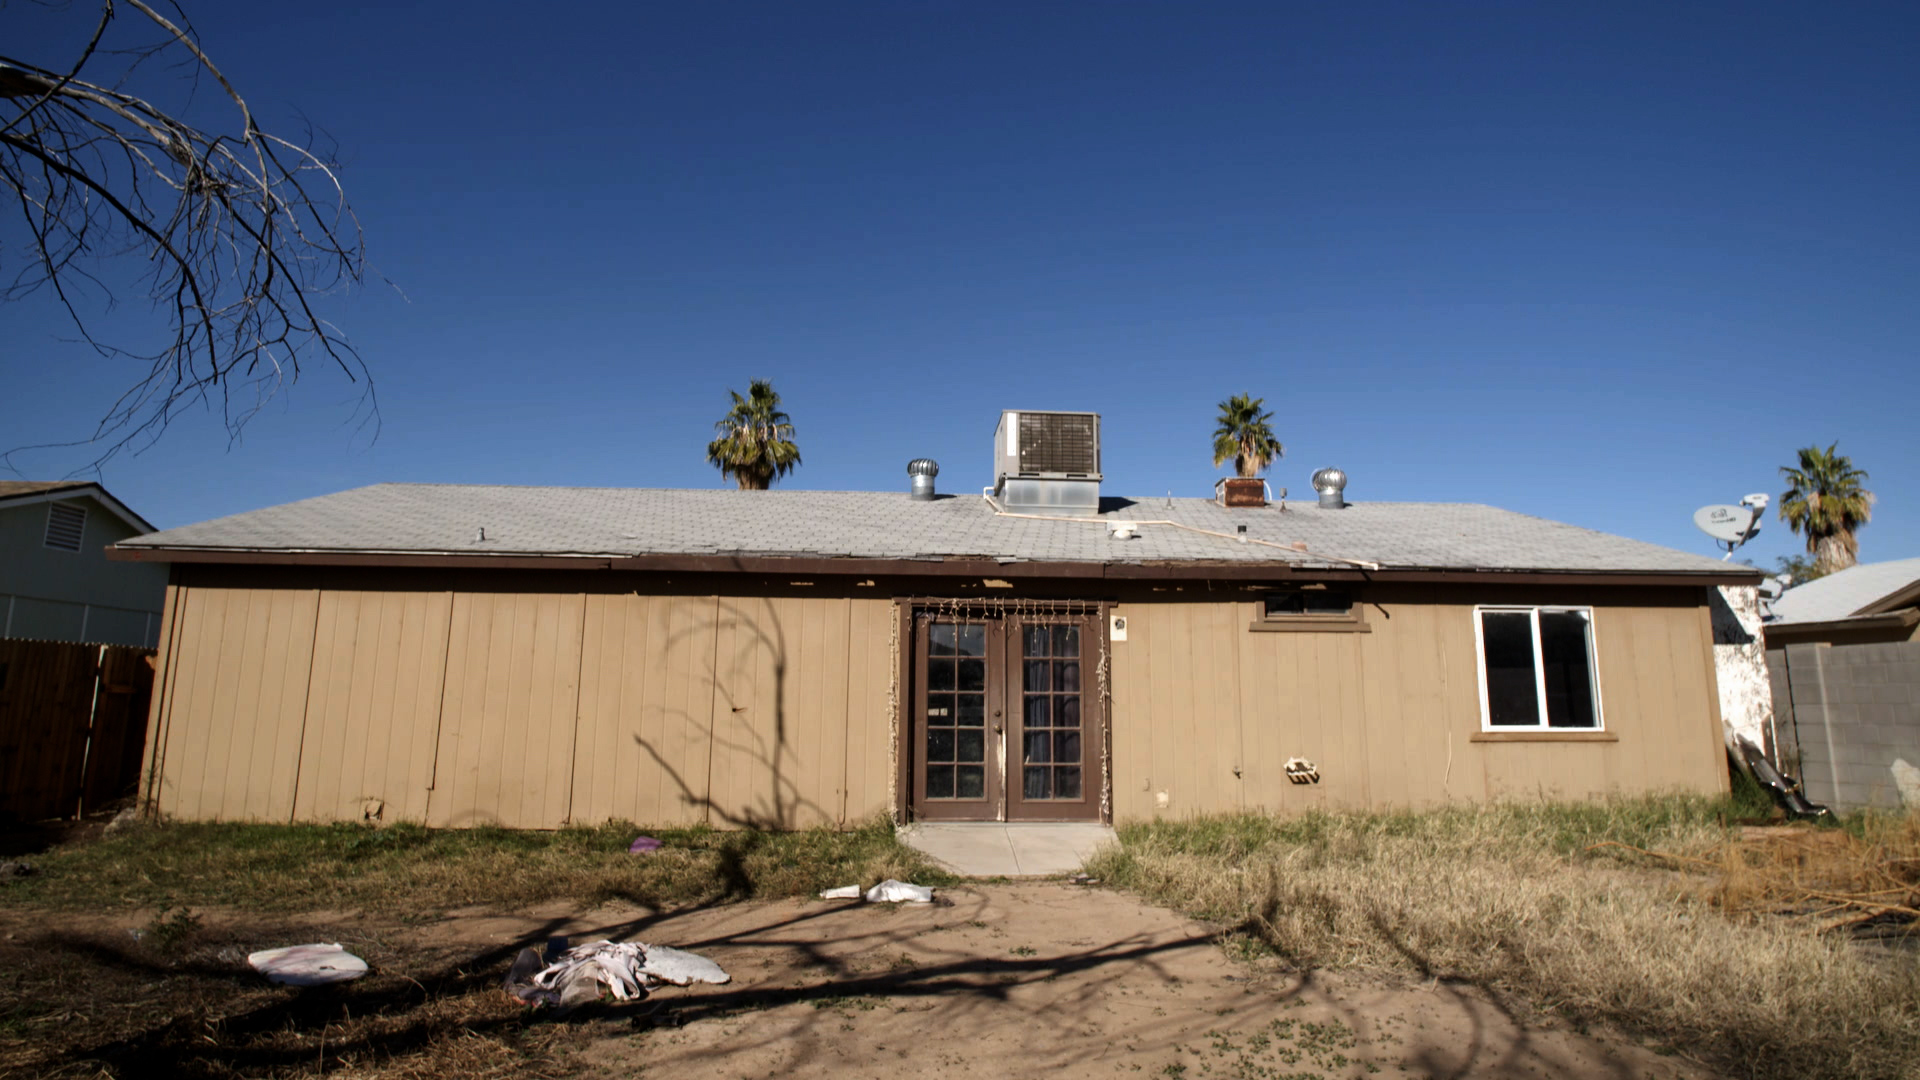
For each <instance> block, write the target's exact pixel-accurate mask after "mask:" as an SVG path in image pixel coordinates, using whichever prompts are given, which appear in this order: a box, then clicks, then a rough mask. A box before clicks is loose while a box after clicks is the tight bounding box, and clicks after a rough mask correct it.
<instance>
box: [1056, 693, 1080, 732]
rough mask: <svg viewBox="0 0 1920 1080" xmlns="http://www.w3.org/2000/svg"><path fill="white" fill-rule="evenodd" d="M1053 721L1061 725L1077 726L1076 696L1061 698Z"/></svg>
mask: <svg viewBox="0 0 1920 1080" xmlns="http://www.w3.org/2000/svg"><path fill="white" fill-rule="evenodd" d="M1053 722H1054V723H1056V724H1058V725H1060V726H1061V727H1079V726H1080V699H1079V698H1078V697H1063V698H1061V699H1060V709H1059V712H1058V714H1057V715H1056V716H1055V717H1054V720H1053Z"/></svg>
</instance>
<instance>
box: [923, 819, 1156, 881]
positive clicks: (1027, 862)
mask: <svg viewBox="0 0 1920 1080" xmlns="http://www.w3.org/2000/svg"><path fill="white" fill-rule="evenodd" d="M900 840H901V842H902V843H904V844H906V845H907V846H908V847H911V848H915V849H917V850H919V851H922V852H924V853H926V854H927V855H930V856H932V857H933V859H934V861H936V862H938V863H940V864H941V865H943V866H945V867H946V868H947V869H949V870H952V871H953V872H954V873H956V874H962V875H965V876H966V877H1039V876H1045V875H1050V874H1071V873H1073V872H1074V871H1076V870H1078V869H1080V864H1081V863H1083V862H1085V861H1086V859H1087V857H1088V856H1089V855H1092V854H1093V853H1094V852H1095V851H1096V850H1098V849H1099V848H1101V847H1104V846H1106V845H1108V844H1118V843H1119V842H1120V840H1119V838H1118V837H1116V836H1115V835H1114V832H1113V830H1112V829H1111V828H1109V827H1107V826H1105V825H1093V824H1087V823H1084V822H1056V821H1044V822H1042V821H1035V822H1019V823H1015V824H1009V823H1007V822H1003V821H954V822H946V821H938V822H930V821H921V822H916V823H914V824H912V825H908V826H907V827H905V828H903V829H901V830H900Z"/></svg>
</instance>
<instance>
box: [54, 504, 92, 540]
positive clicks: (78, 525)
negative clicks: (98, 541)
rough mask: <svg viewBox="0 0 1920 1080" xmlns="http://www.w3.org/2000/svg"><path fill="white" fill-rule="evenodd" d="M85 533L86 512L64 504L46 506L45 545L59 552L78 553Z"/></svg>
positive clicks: (84, 508) (81, 508)
mask: <svg viewBox="0 0 1920 1080" xmlns="http://www.w3.org/2000/svg"><path fill="white" fill-rule="evenodd" d="M86 532H87V510H86V507H84V506H70V505H68V504H66V503H48V504H47V536H46V545H47V546H48V547H50V548H54V549H56V550H59V551H79V550H80V543H81V540H82V539H83V538H84V537H85V536H86Z"/></svg>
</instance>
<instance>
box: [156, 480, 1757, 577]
mask: <svg viewBox="0 0 1920 1080" xmlns="http://www.w3.org/2000/svg"><path fill="white" fill-rule="evenodd" d="M1105 505H1106V506H1107V509H1106V511H1105V512H1104V513H1102V514H1101V515H1100V516H1101V518H1102V519H1103V520H1104V521H1125V520H1131V521H1153V520H1159V519H1166V520H1172V521H1178V522H1181V523H1182V524H1185V525H1189V526H1192V527H1195V528H1200V529H1211V530H1214V531H1218V532H1226V533H1232V532H1233V531H1234V529H1235V527H1236V526H1238V525H1243V524H1244V525H1245V526H1247V535H1248V536H1250V537H1252V538H1254V539H1256V540H1267V541H1271V542H1274V543H1280V544H1291V543H1294V542H1305V544H1306V545H1307V548H1308V552H1309V554H1301V553H1296V552H1291V551H1281V550H1278V549H1276V548H1273V547H1267V546H1264V545H1260V544H1241V543H1237V542H1235V541H1234V540H1230V539H1223V538H1220V537H1214V536H1207V535H1203V534H1200V533H1196V532H1192V531H1188V530H1186V529H1179V528H1172V527H1168V526H1166V525H1153V524H1147V525H1143V526H1142V527H1141V528H1140V532H1139V536H1138V537H1137V538H1135V539H1132V540H1114V539H1110V538H1109V536H1108V530H1107V529H1106V528H1105V527H1104V526H1102V525H1101V524H1097V523H1092V522H1082V521H1058V520H1034V519H1030V518H1019V517H1005V516H999V515H996V514H995V513H994V511H993V508H992V507H991V506H989V505H988V504H987V503H986V502H985V501H984V500H983V499H981V497H980V496H978V495H958V496H951V497H942V498H940V499H938V500H935V501H932V502H914V501H912V500H911V499H909V498H908V497H907V495H906V494H905V493H904V492H900V493H895V492H871V491H755V492H741V491H725V490H711V489H709V490H698V489H662V488H563V487H503V486H490V485H489V486H481V485H451V484H376V485H373V486H372V487H364V488H357V489H354V490H352V491H343V492H340V493H339V494H337V495H324V496H321V497H319V498H314V499H306V500H303V501H301V502H295V503H288V504H286V505H284V506H274V507H269V508H267V509H265V510H255V511H253V512H251V513H246V514H238V515H235V516H233V517H225V518H219V519H216V520H213V521H207V522H202V523H200V524H197V525H188V526H184V527H182V528H178V529H169V530H167V531H165V532H159V533H153V534H150V535H147V536H142V537H139V538H138V539H135V540H129V541H126V542H125V543H123V544H122V545H121V546H123V547H128V548H202V549H228V550H265V551H334V552H421V553H427V552H431V553H458V554H495V555H515V554H540V555H601V556H607V555H612V556H626V555H646V554H681V555H687V554H691V555H805V556H828V557H838V556H845V557H858V558H879V559H941V558H964V557H972V558H990V559H999V560H1002V561H1042V562H1054V561H1059V562H1087V563H1150V562H1165V561H1171V562H1226V563H1247V562H1270V561H1275V560H1280V561H1287V562H1292V563H1295V564H1297V565H1305V566H1322V567H1324V566H1337V565H1340V564H1339V563H1337V562H1334V561H1331V560H1329V559H1326V558H1323V557H1322V556H1339V557H1343V558H1346V559H1355V560H1364V561H1369V562H1374V563H1379V564H1380V565H1381V566H1384V567H1390V568H1396V569H1415V568H1418V569H1488V570H1547V571H1590V572H1627V573H1631V572H1642V573H1700V574H1725V573H1727V572H1729V570H1734V571H1737V570H1739V569H1740V568H1738V567H1734V568H1729V567H1728V566H1727V565H1726V564H1725V563H1722V562H1720V561H1718V560H1716V559H1712V558H1708V557H1707V556H1704V555H1693V554H1688V553H1687V552H1683V551H1676V550H1673V549H1671V548H1664V547H1659V546H1656V545H1653V544H1646V543H1642V542H1640V541H1638V540H1629V539H1626V538H1624V537H1619V536H1611V535H1608V534H1606V533H1599V532H1594V531H1592V530H1589V529H1582V528H1577V527H1575V526H1572V525H1564V524H1561V523H1559V522H1554V521H1547V520H1545V519H1542V518H1536V517H1528V516H1527V515H1524V514H1516V513H1512V512H1509V511H1506V510H1499V509H1496V508H1494V507H1491V506H1481V505H1476V504H1470V503H1357V504H1354V505H1351V506H1349V507H1347V508H1346V509H1344V510H1321V509H1319V508H1317V507H1315V506H1313V505H1312V504H1311V503H1308V504H1305V505H1302V504H1293V505H1290V506H1288V508H1287V509H1286V511H1285V512H1281V511H1278V510H1275V509H1272V508H1268V509H1262V510H1227V509H1224V508H1222V507H1220V506H1218V505H1216V504H1215V503H1213V502H1211V501H1209V500H1205V499H1172V500H1167V499H1161V498H1148V499H1142V500H1139V501H1128V500H1121V499H1116V500H1108V501H1107V503H1106V504H1105ZM483 528H484V529H485V530H486V540H485V541H484V542H481V541H479V540H478V539H477V537H478V535H479V531H480V530H481V529H483Z"/></svg>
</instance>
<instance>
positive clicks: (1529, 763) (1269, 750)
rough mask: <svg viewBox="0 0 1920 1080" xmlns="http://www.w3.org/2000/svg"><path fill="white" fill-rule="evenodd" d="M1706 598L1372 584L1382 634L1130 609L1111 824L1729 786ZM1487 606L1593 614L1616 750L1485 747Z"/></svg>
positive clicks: (1230, 610) (1118, 680)
mask: <svg viewBox="0 0 1920 1080" xmlns="http://www.w3.org/2000/svg"><path fill="white" fill-rule="evenodd" d="M1695 591H1698V590H1680V589H1673V590H1664V591H1662V590H1632V591H1631V592H1626V593H1624V595H1623V594H1622V592H1621V591H1616V592H1615V593H1611V594H1604V595H1603V596H1602V597H1599V598H1597V597H1596V596H1595V595H1594V593H1592V592H1586V593H1568V592H1567V591H1565V590H1559V591H1555V590H1549V589H1535V590H1519V589H1515V588H1512V587H1507V588H1504V589H1501V588H1493V589H1490V590H1488V591H1487V592H1486V593H1485V595H1484V596H1482V597H1475V596H1473V595H1472V590H1469V589H1466V588H1462V587H1455V586H1398V587H1391V588H1390V587H1377V588H1374V589H1372V590H1371V591H1369V592H1368V593H1367V594H1366V595H1367V598H1368V600H1369V606H1368V611H1367V616H1368V622H1369V624H1370V626H1371V632H1370V633H1362V634H1356V633H1307V632H1302V633H1260V632H1253V631H1250V630H1249V629H1248V626H1249V625H1250V624H1251V623H1252V621H1253V620H1254V619H1255V617H1256V616H1257V599H1256V595H1257V594H1256V595H1248V596H1243V597H1242V598H1240V599H1237V600H1232V601H1227V602H1222V601H1220V600H1218V599H1197V598H1196V599H1181V598H1173V599H1151V600H1135V601H1132V602H1128V603H1125V604H1122V605H1120V607H1119V608H1118V609H1117V610H1118V611H1119V612H1120V613H1123V614H1125V615H1127V616H1128V640H1126V641H1123V642H1115V643H1114V644H1113V652H1114V679H1113V694H1114V704H1113V725H1114V728H1113V730H1114V750H1115V753H1114V757H1115V775H1114V805H1115V816H1116V817H1117V818H1120V819H1125V818H1128V817H1148V816H1156V815H1157V816H1186V815H1191V814H1197V813H1207V812H1213V811H1219V810H1227V809H1232V808H1234V807H1235V806H1236V805H1237V806H1245V807H1249V808H1258V809H1267V810H1274V811H1281V812H1296V811H1300V810H1306V809H1312V808H1323V807H1324V808H1331V807H1355V808H1357V807H1367V806H1430V805H1436V804H1441V803H1445V802H1449V801H1455V800H1484V799H1489V798H1501V797H1529V798H1531V797H1549V798H1568V799H1573V798H1584V797H1589V796H1595V795H1603V794H1611V793H1623V794H1630V793H1638V792H1655V791H1668V790H1691V791H1703V792H1713V791H1723V790H1725V786H1726V772H1725V765H1724V761H1723V758H1722V750H1721V743H1720V736H1719V717H1718V699H1717V694H1716V688H1715V685H1714V681H1713V680H1714V675H1713V667H1712V664H1711V662H1710V660H1709V659H1708V657H1710V655H1711V653H1710V648H1711V636H1710V628H1708V627H1707V626H1706V624H1705V623H1704V622H1703V621H1702V618H1703V612H1704V611H1705V608H1704V606H1703V604H1702V603H1701V602H1699V601H1696V600H1695V599H1694V597H1693V596H1692V593H1693V592H1695ZM1476 601H1477V602H1480V603H1487V604H1547V605H1553V604H1574V605H1579V606H1587V607H1591V608H1592V609H1593V613H1594V616H1593V630H1594V638H1595V643H1594V647H1595V651H1596V659H1597V662H1598V667H1599V682H1600V694H1601V703H1602V710H1603V715H1604V722H1605V727H1606V731H1607V733H1608V734H1609V735H1612V736H1614V737H1615V739H1614V741H1611V742H1484V741H1476V740H1475V738H1474V737H1475V736H1476V735H1478V734H1479V733H1480V697H1479V678H1480V670H1479V657H1478V652H1477V648H1476V644H1475V636H1474V617H1475V616H1474V607H1475V603H1476ZM1703 650H1708V651H1705V652H1703ZM1220 657H1233V658H1234V662H1233V663H1232V664H1229V665H1222V664H1221V663H1219V658H1220ZM1228 687H1233V688H1234V690H1233V693H1232V694H1231V695H1230V696H1229V695H1228V694H1227V693H1226V692H1225V691H1226V689H1227V688H1228ZM1229 735H1237V738H1238V750H1237V752H1236V750H1235V749H1234V748H1233V746H1232V743H1231V741H1230V739H1229V738H1228V736H1229ZM1291 757H1301V758H1306V759H1308V760H1310V761H1312V762H1313V763H1314V764H1315V765H1316V766H1318V768H1319V771H1320V774H1321V781H1320V783H1318V784H1313V785H1294V784H1290V783H1288V781H1287V779H1286V777H1285V775H1284V772H1283V770H1284V767H1285V764H1286V761H1287V759H1288V758H1291ZM1163 792H1164V793H1165V795H1166V798H1167V802H1166V805H1165V806H1164V807H1162V806H1161V805H1160V804H1159V801H1158V796H1159V795H1160V794H1161V793H1163Z"/></svg>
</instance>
